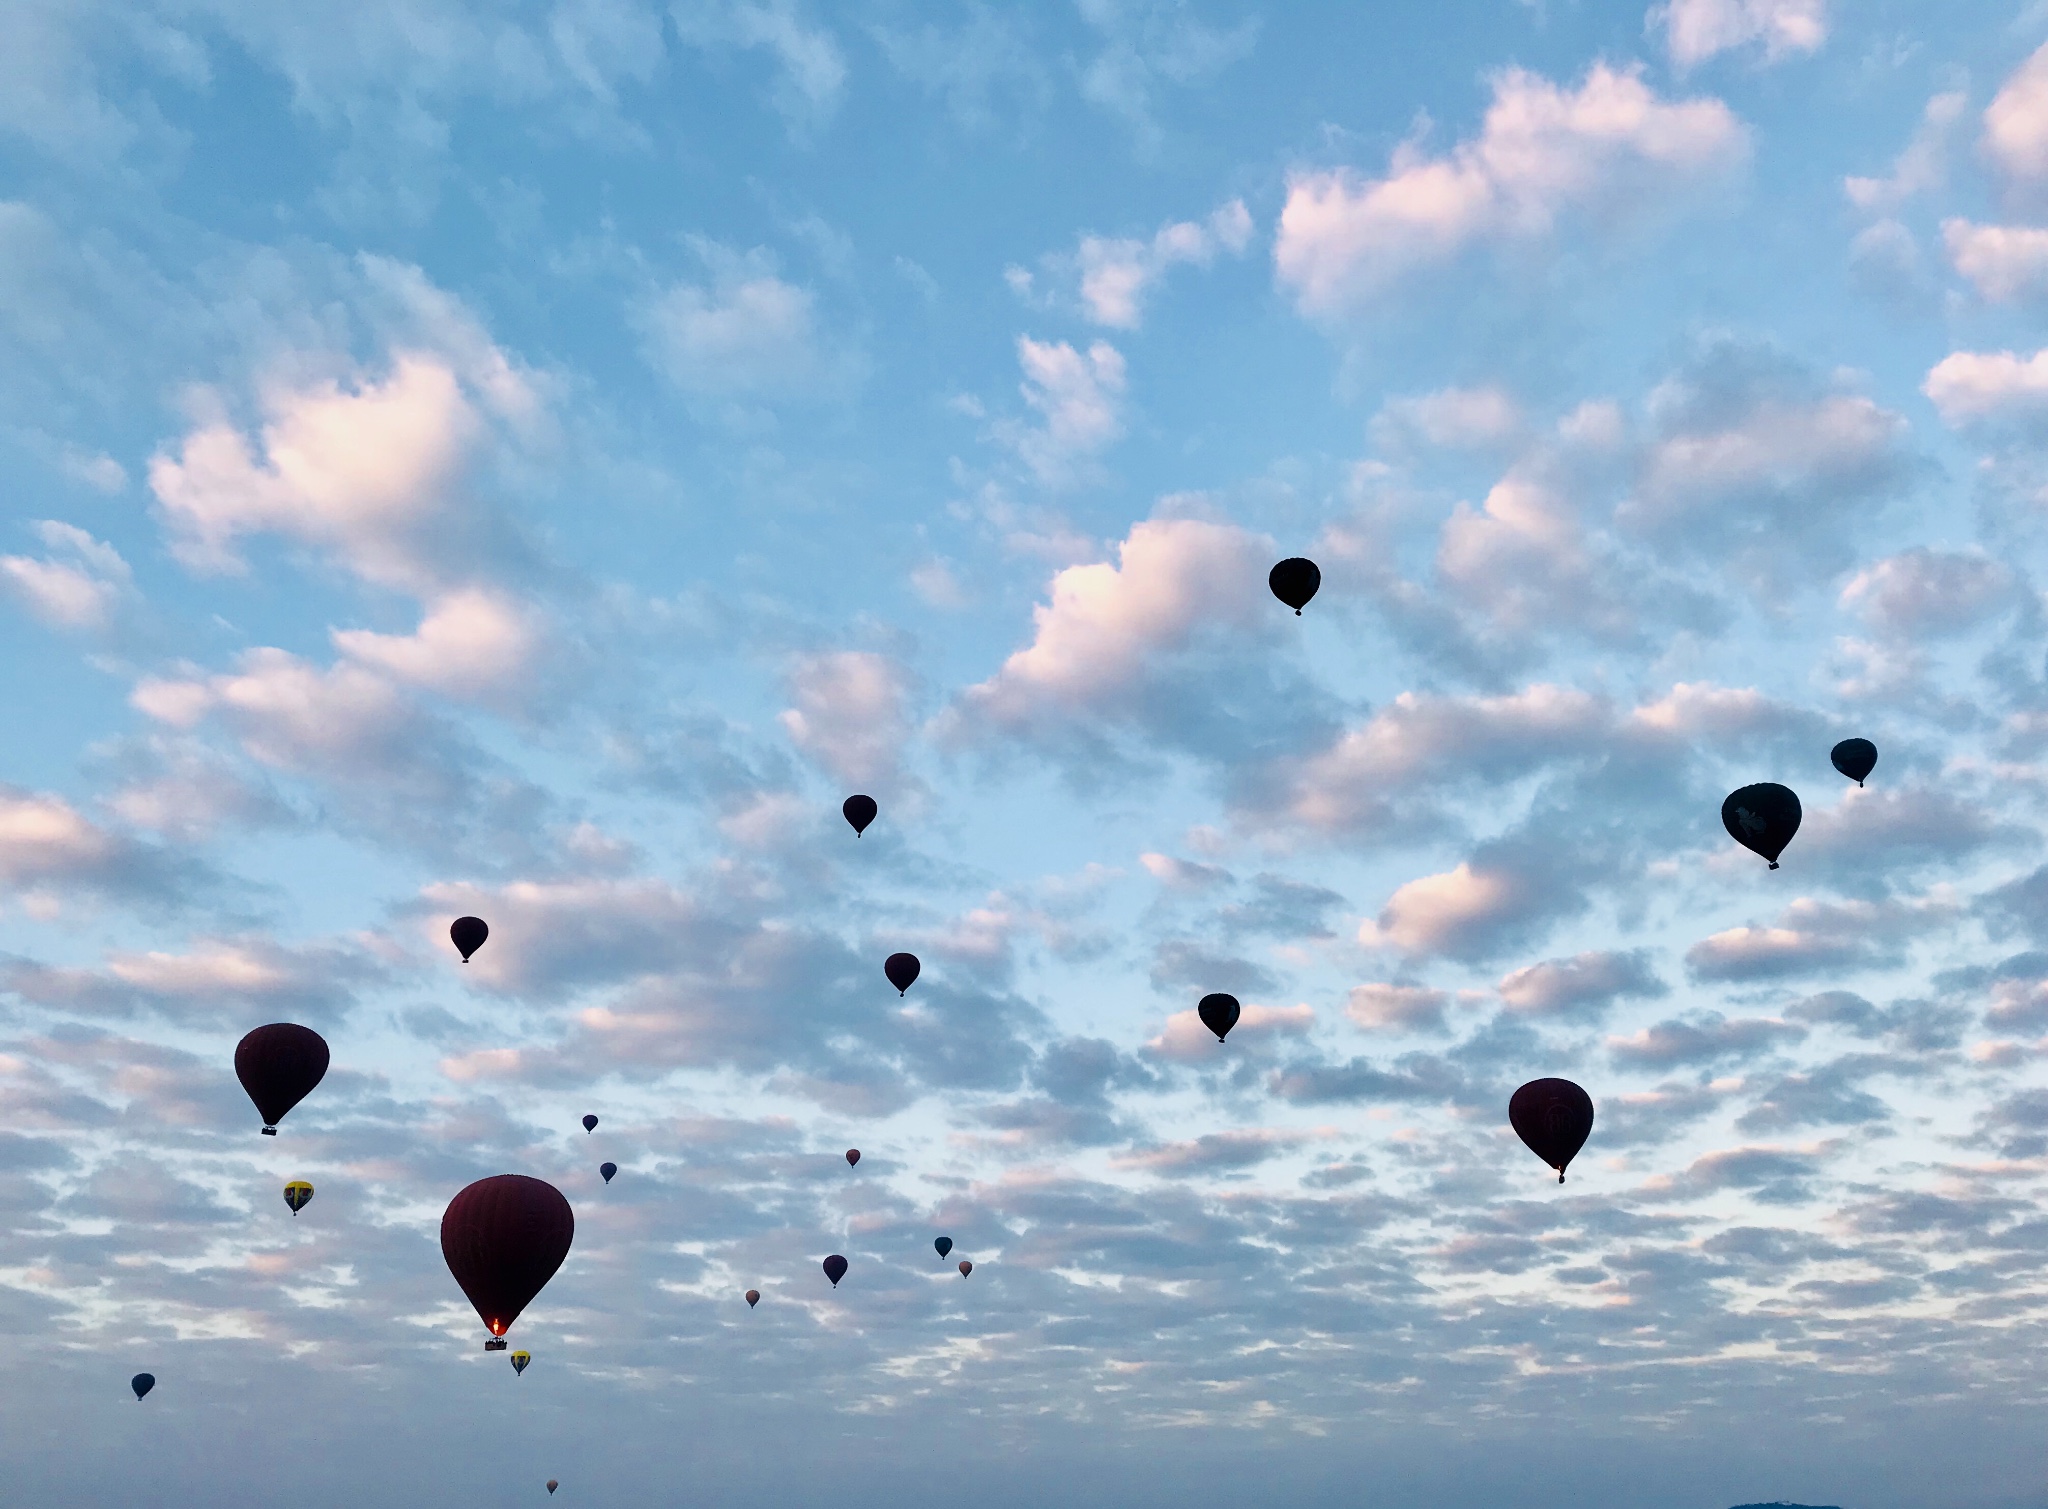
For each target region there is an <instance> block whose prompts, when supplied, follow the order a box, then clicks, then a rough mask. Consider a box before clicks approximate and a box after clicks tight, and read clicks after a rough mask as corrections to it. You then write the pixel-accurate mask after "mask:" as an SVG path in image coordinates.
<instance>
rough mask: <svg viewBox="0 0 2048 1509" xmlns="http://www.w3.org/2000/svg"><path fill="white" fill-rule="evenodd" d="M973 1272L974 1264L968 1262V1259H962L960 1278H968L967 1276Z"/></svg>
mask: <svg viewBox="0 0 2048 1509" xmlns="http://www.w3.org/2000/svg"><path fill="white" fill-rule="evenodd" d="M973 1271H974V1264H972V1263H970V1262H968V1261H967V1259H966V1258H962V1259H960V1276H961V1277H962V1278H965V1277H967V1275H968V1274H970V1273H972V1272H973Z"/></svg>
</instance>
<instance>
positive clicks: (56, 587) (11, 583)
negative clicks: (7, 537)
mask: <svg viewBox="0 0 2048 1509" xmlns="http://www.w3.org/2000/svg"><path fill="white" fill-rule="evenodd" d="M36 533H37V535H38V536H40V537H41V539H42V541H43V543H44V544H45V545H47V546H49V547H50V548H51V549H52V550H53V551H55V552H57V554H58V555H59V556H68V557H69V559H58V558H56V557H50V556H46V557H44V558H42V559H40V560H39V559H37V558H36V557H34V556H26V555H5V556H0V584H4V585H5V586H6V588H7V590H8V591H9V592H10V593H11V594H12V595H13V596H14V597H15V598H16V599H17V600H19V601H20V602H21V604H22V605H23V606H24V607H26V608H27V609H28V610H29V612H31V613H33V614H34V615H35V616H36V617H37V618H40V619H41V620H43V622H45V623H47V624H53V625H55V626H56V627H58V628H60V629H98V628H104V627H105V626H106V624H107V622H108V621H109V620H110V619H111V618H112V617H113V612H114V605H115V604H116V603H117V602H118V601H119V600H120V599H121V596H122V595H123V594H124V593H125V592H127V591H128V590H129V587H130V585H131V582H132V577H131V574H130V572H129V570H128V563H127V562H126V561H124V560H122V559H121V554H120V552H119V551H117V550H115V549H114V547H113V546H111V545H109V544H106V543H105V542H104V541H101V540H96V539H94V538H93V537H92V536H91V535H89V534H87V533H86V532H85V531H84V530H82V529H80V528H78V527H77V526H75V525H71V524H65V523H61V522H59V521H58V520H56V519H45V520H43V521H42V522H41V523H39V524H37V525H36Z"/></svg>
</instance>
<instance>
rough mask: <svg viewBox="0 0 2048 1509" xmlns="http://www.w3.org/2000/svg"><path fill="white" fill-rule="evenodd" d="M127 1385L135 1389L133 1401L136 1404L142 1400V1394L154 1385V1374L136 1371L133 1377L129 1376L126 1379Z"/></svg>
mask: <svg viewBox="0 0 2048 1509" xmlns="http://www.w3.org/2000/svg"><path fill="white" fill-rule="evenodd" d="M128 1387H130V1388H132V1389H134V1390H135V1402H136V1403H137V1404H140V1403H141V1402H142V1396H143V1395H144V1394H146V1393H148V1392H149V1391H150V1390H151V1389H153V1388H155V1387H156V1374H154V1373H137V1374H136V1375H135V1376H134V1377H133V1378H130V1379H129V1380H128Z"/></svg>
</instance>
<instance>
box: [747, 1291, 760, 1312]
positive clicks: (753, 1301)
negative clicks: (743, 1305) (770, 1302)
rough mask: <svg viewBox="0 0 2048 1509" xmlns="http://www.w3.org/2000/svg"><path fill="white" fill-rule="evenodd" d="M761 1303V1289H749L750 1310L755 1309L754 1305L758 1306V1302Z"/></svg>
mask: <svg viewBox="0 0 2048 1509" xmlns="http://www.w3.org/2000/svg"><path fill="white" fill-rule="evenodd" d="M760 1303H761V1291H760V1290H759V1289H749V1290H748V1291H747V1308H748V1309H749V1310H751V1309H753V1308H754V1306H756V1305H758V1304H760Z"/></svg>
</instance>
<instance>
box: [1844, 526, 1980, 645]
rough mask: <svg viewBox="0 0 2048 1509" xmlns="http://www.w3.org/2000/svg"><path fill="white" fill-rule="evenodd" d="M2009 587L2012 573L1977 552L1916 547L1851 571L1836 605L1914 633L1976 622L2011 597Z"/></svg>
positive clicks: (1953, 628)
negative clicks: (1854, 573) (1861, 568)
mask: <svg viewBox="0 0 2048 1509" xmlns="http://www.w3.org/2000/svg"><path fill="white" fill-rule="evenodd" d="M2012 588H2013V577H2012V572H2011V571H2010V570H2009V569H2007V568H2006V567H2005V566H2004V565H2002V564H2001V563H1999V562H1997V561H1994V560H1992V559H1991V558H1990V557H1989V556H1987V555H1985V554H1983V553H1982V552H1981V551H1946V550H1930V549H1928V548H1927V547H1926V546H1924V545H1916V546H1914V547H1913V548H1912V549H1910V550H1905V551H1901V552H1900V553H1899V554H1897V555H1893V556H1887V557H1885V559H1883V560H1881V561H1877V562H1875V563H1873V564H1872V565H1870V566H1867V567H1865V568H1864V569H1863V570H1861V571H1859V572H1857V573H1856V575H1855V576H1853V577H1852V578H1850V580H1849V583H1848V585H1847V586H1845V587H1844V588H1843V589H1842V597H1841V603H1842V606H1843V607H1844V608H1847V609H1850V610H1851V611H1854V612H1857V613H1860V614H1862V615H1863V617H1864V618H1866V619H1868V620H1869V621H1870V622H1871V623H1873V624H1875V625H1877V626H1878V627H1879V628H1882V629H1884V630H1885V631H1887V632H1888V633H1892V634H1899V635H1904V636H1908V637H1917V636H1921V635H1927V634H1942V633H1954V632H1957V631H1959V630H1962V629H1967V628H1969V627H1971V626H1972V625H1973V624H1976V623H1979V622H1981V621H1982V620H1983V619H1984V618H1985V617H1986V616H1987V615H1989V614H1991V613H1994V612H1996V611H1997V610H1998V609H1999V608H2001V607H2003V606H2004V605H2005V604H2006V603H2008V602H2010V601H2011V599H2012Z"/></svg>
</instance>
